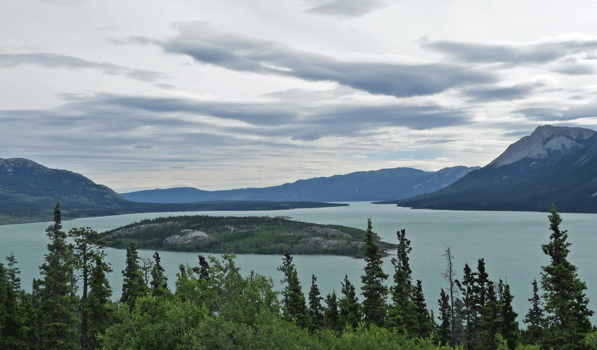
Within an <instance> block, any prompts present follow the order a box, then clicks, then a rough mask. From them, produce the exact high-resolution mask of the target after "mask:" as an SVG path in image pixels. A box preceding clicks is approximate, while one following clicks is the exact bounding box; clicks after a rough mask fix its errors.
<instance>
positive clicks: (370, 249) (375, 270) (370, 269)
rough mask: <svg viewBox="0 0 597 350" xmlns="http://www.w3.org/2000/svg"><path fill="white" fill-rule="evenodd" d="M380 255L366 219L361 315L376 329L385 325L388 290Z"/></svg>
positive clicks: (369, 221) (368, 220) (369, 220)
mask: <svg viewBox="0 0 597 350" xmlns="http://www.w3.org/2000/svg"><path fill="white" fill-rule="evenodd" d="M381 257H382V254H381V252H380V251H379V247H378V246H377V242H375V238H374V236H373V229H372V226H371V219H367V234H366V236H365V263H366V265H365V274H364V275H363V276H361V281H362V282H363V286H362V287H361V289H362V290H363V293H362V294H363V315H364V320H365V322H366V323H368V324H374V325H376V326H378V327H383V326H385V323H386V309H387V306H386V296H387V294H388V288H387V287H386V286H385V285H384V281H385V280H386V279H387V278H388V275H387V274H385V273H384V272H383V269H382V264H383V261H382V260H381Z"/></svg>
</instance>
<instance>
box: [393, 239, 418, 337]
mask: <svg viewBox="0 0 597 350" xmlns="http://www.w3.org/2000/svg"><path fill="white" fill-rule="evenodd" d="M396 236H397V238H398V248H397V249H396V257H395V258H392V265H394V285H393V286H392V287H391V288H390V293H391V295H392V301H393V302H394V303H393V305H391V306H390V307H389V320H388V325H389V326H391V327H393V328H395V329H397V330H398V331H400V332H403V333H407V334H410V335H412V336H415V334H414V333H415V332H414V330H415V329H416V328H417V324H416V322H417V320H416V315H415V305H414V303H413V300H412V294H413V286H412V277H411V275H412V270H411V269H410V264H409V257H408V254H409V253H410V252H411V251H412V248H411V247H410V240H408V239H406V230H402V231H398V232H396Z"/></svg>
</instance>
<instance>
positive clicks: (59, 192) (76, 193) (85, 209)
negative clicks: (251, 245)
mask: <svg viewBox="0 0 597 350" xmlns="http://www.w3.org/2000/svg"><path fill="white" fill-rule="evenodd" d="M57 202H60V204H61V210H62V214H63V218H64V219H73V218H77V217H89V216H103V215H118V214H128V213H144V212H172V211H205V210H276V209H292V208H305V207H326V206H337V204H330V203H314V202H306V201H300V202H297V201H292V202H283V201H279V202H275V203H274V202H265V201H253V200H245V201H226V202H224V201H210V202H202V203H167V204H157V203H134V202H130V201H128V200H126V199H124V198H123V197H122V196H121V195H119V194H118V193H116V192H114V191H113V190H111V189H109V188H108V187H106V186H103V185H98V184H96V183H94V182H93V181H91V180H90V179H88V178H86V177H85V176H83V175H81V174H77V173H73V172H71V171H67V170H58V169H49V168H47V167H45V166H43V165H40V164H38V163H36V162H34V161H31V160H28V159H23V158H11V159H2V158H0V224H12V223H21V222H35V221H49V220H51V219H52V211H53V208H54V205H55V204H56V203H57Z"/></svg>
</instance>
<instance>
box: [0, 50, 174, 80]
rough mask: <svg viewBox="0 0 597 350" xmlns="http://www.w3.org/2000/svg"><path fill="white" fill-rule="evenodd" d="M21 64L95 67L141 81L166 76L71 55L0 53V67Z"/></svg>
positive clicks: (78, 67) (51, 66) (165, 76)
mask: <svg viewBox="0 0 597 350" xmlns="http://www.w3.org/2000/svg"><path fill="white" fill-rule="evenodd" d="M23 64H32V65H36V66H41V67H46V68H69V69H85V68H87V69H97V70H99V71H100V72H102V73H104V74H109V75H122V76H125V77H128V78H130V79H134V80H139V81H143V82H155V81H158V80H160V79H164V78H167V75H166V74H164V73H161V72H156V71H148V70H143V69H133V68H127V67H123V66H119V65H115V64H112V63H107V62H93V61H86V60H83V59H80V58H77V57H72V56H65V55H56V54H51V53H44V52H37V53H19V54H9V53H0V68H12V67H17V66H20V65H23Z"/></svg>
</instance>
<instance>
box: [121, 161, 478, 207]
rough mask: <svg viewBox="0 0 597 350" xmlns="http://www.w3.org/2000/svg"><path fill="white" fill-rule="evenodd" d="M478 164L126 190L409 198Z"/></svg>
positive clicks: (205, 197) (141, 196) (197, 195)
mask: <svg viewBox="0 0 597 350" xmlns="http://www.w3.org/2000/svg"><path fill="white" fill-rule="evenodd" d="M475 169H477V168H469V167H464V166H458V167H453V168H445V169H442V170H439V171H436V172H426V171H422V170H418V169H412V168H395V169H382V170H376V171H360V172H355V173H350V174H347V175H335V176H331V177H319V178H313V179H306V180H298V181H296V182H293V183H287V184H283V185H280V186H272V187H264V188H243V189H234V190H225V191H202V190H198V189H196V188H191V187H182V188H171V189H155V190H147V191H138V192H130V193H123V194H122V196H123V197H124V198H125V199H127V200H130V201H133V202H146V203H185V202H202V201H214V200H215V201H221V200H256V201H315V202H328V201H332V202H348V201H374V200H390V199H399V198H408V197H412V196H415V195H418V194H421V193H429V192H433V191H436V190H438V189H440V188H443V187H445V186H448V185H449V184H451V183H453V182H454V181H456V180H458V179H460V178H461V177H463V176H464V175H466V174H468V173H469V172H470V171H472V170H475Z"/></svg>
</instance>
